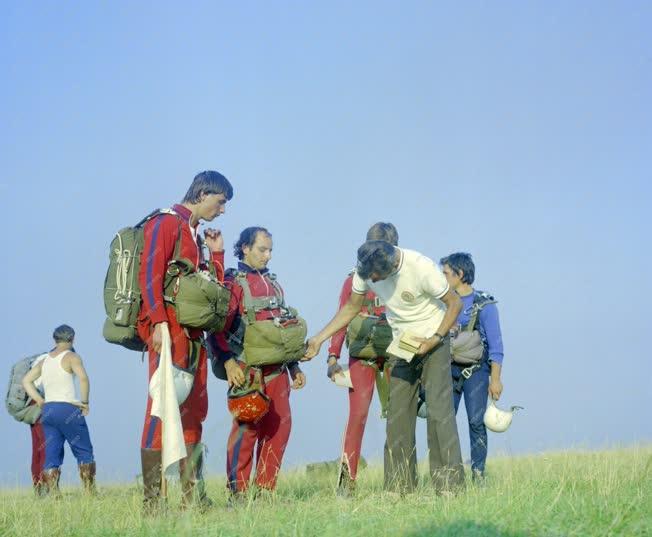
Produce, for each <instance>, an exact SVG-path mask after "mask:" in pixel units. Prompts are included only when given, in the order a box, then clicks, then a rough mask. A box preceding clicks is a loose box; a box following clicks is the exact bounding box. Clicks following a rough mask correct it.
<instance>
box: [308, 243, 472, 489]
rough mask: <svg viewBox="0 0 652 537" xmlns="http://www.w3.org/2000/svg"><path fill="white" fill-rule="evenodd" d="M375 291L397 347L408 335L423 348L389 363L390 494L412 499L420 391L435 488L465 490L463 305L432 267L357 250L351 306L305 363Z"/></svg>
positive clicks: (386, 249) (371, 248)
mask: <svg viewBox="0 0 652 537" xmlns="http://www.w3.org/2000/svg"><path fill="white" fill-rule="evenodd" d="M368 290H371V291H373V292H374V293H376V294H377V295H378V296H379V297H380V298H381V299H382V300H383V302H385V304H386V314H387V319H388V321H389V324H390V325H391V327H392V331H393V333H394V338H395V340H398V339H400V337H401V335H402V334H403V333H404V332H405V331H408V332H409V333H410V335H412V336H414V339H416V340H417V341H418V343H419V347H418V349H417V351H416V353H415V355H414V357H413V358H411V357H410V358H411V359H403V358H399V357H397V356H392V357H391V359H390V364H391V366H392V368H391V374H390V381H389V390H390V393H389V408H388V414H387V440H386V442H385V488H386V489H387V490H396V491H399V492H411V491H413V490H414V488H415V487H416V483H417V466H416V462H417V461H416V442H415V428H416V418H417V404H418V395H419V386H420V385H422V386H423V387H424V390H425V392H426V401H427V405H428V418H427V424H428V449H429V458H430V473H431V476H432V480H433V484H434V486H435V489H436V490H437V491H438V492H444V491H452V490H455V489H458V488H461V487H463V484H464V469H463V466H462V455H461V451H460V441H459V437H458V434H457V424H456V422H455V412H454V410H453V394H452V383H451V380H450V378H451V366H450V347H449V341H448V332H449V330H450V329H451V327H452V326H453V324H454V323H455V320H456V319H457V316H458V314H459V312H460V310H461V308H462V302H461V300H460V298H459V296H458V295H457V294H456V293H455V291H453V290H451V289H450V288H449V286H448V282H447V281H446V278H445V277H444V275H443V273H442V272H441V270H440V269H439V267H438V266H437V265H436V264H435V263H434V262H433V261H432V260H431V259H429V258H428V257H426V256H424V255H421V254H420V253H418V252H415V251H413V250H406V249H404V248H398V247H395V246H392V245H391V244H389V243H387V242H384V241H367V242H365V243H364V244H363V245H362V246H361V247H360V248H359V249H358V266H357V268H356V272H355V274H354V275H353V285H352V293H351V297H350V298H349V301H348V302H347V304H345V305H344V306H343V307H342V308H341V309H340V310H339V312H338V313H337V314H336V315H335V317H333V319H332V320H331V321H330V322H329V323H328V324H327V325H326V326H325V327H324V328H323V329H322V330H321V332H319V333H318V334H317V335H316V336H314V337H312V338H310V339H309V340H308V346H307V350H306V354H305V358H304V359H306V360H310V359H312V358H314V357H315V356H316V355H317V354H319V349H320V348H321V345H322V343H323V342H324V341H326V340H327V339H328V338H329V337H330V336H332V335H333V334H334V333H335V332H337V331H338V330H339V329H341V328H342V327H344V326H346V325H348V323H349V322H351V320H352V319H353V318H354V317H355V315H357V313H358V312H359V311H360V308H361V306H362V302H363V299H364V296H365V294H366V292H367V291H368ZM390 348H391V346H390ZM354 389H355V387H354Z"/></svg>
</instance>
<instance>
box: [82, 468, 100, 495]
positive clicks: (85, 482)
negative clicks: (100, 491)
mask: <svg viewBox="0 0 652 537" xmlns="http://www.w3.org/2000/svg"><path fill="white" fill-rule="evenodd" d="M79 478H80V479H81V482H82V486H83V487H84V492H85V493H86V494H87V495H89V496H95V492H96V490H95V462H88V463H82V464H80V465H79Z"/></svg>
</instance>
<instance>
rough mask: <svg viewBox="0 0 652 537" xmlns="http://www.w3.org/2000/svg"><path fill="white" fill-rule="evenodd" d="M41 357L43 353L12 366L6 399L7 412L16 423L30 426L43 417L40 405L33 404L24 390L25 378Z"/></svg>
mask: <svg viewBox="0 0 652 537" xmlns="http://www.w3.org/2000/svg"><path fill="white" fill-rule="evenodd" d="M39 356H43V353H40V354H34V355H33V356H29V357H27V358H23V359H22V360H19V361H18V362H16V363H15V364H14V365H13V366H12V368H11V373H10V374H9V387H8V388H7V396H6V397H5V406H6V407H7V412H9V414H10V415H11V416H13V418H14V419H15V420H16V421H20V422H22V423H28V424H30V425H32V424H34V423H36V422H37V421H38V419H39V417H40V415H41V409H40V407H39V406H38V405H36V404H33V400H32V398H31V397H30V396H29V395H27V392H26V391H25V388H23V378H25V375H27V373H28V372H29V370H30V369H32V366H33V365H34V362H35V361H36V359H37V358H38V357H39Z"/></svg>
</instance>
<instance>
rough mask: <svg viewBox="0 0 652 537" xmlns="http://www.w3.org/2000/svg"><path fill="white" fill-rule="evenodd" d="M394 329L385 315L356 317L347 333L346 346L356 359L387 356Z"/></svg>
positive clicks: (359, 315)
mask: <svg viewBox="0 0 652 537" xmlns="http://www.w3.org/2000/svg"><path fill="white" fill-rule="evenodd" d="M392 337H393V336H392V328H391V327H390V326H389V323H388V322H387V319H386V318H385V316H384V315H382V316H381V317H378V316H375V315H368V316H367V315H361V314H358V315H356V316H355V317H354V318H353V320H352V321H351V322H350V323H349V327H348V329H347V331H346V345H347V347H348V348H349V354H351V356H353V357H354V358H376V357H377V356H387V347H389V344H390V343H391V342H392Z"/></svg>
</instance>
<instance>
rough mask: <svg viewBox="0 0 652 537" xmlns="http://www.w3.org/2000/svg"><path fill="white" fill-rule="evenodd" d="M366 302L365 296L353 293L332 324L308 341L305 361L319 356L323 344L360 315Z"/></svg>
mask: <svg viewBox="0 0 652 537" xmlns="http://www.w3.org/2000/svg"><path fill="white" fill-rule="evenodd" d="M363 302H364V295H360V294H358V293H355V292H353V293H351V296H350V297H349V300H348V301H347V303H346V304H344V306H342V308H341V309H340V310H339V311H338V312H337V313H336V314H335V316H334V317H333V318H332V319H331V320H330V322H329V323H328V324H327V325H326V326H325V327H324V328H323V329H322V330H321V332H319V333H318V334H317V335H316V336H313V337H311V338H310V339H309V340H308V346H307V348H306V353H305V355H304V357H303V359H304V360H311V359H313V358H314V357H315V356H317V355H318V354H319V349H320V348H321V346H322V343H324V341H326V340H327V339H328V338H329V337H331V336H332V335H333V334H335V332H337V331H338V330H341V329H342V328H344V327H345V326H348V324H349V323H350V322H351V321H352V320H353V318H354V317H355V316H356V315H357V314H358V312H359V311H360V308H362V304H363Z"/></svg>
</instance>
